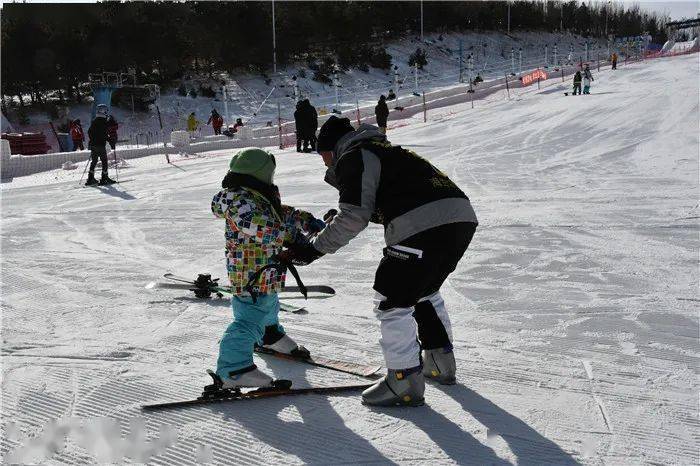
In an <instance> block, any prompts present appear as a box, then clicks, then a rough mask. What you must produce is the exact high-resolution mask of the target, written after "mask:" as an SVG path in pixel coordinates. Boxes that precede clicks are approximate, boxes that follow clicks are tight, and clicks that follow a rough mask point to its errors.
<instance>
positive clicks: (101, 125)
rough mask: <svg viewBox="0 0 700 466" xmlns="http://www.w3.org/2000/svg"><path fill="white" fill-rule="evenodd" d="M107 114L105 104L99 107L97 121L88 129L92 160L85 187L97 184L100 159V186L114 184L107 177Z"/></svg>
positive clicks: (96, 113)
mask: <svg viewBox="0 0 700 466" xmlns="http://www.w3.org/2000/svg"><path fill="white" fill-rule="evenodd" d="M107 113H108V109H107V106H106V105H105V104H100V105H98V106H97V109H96V112H95V119H94V120H92V123H91V124H90V128H88V136H89V137H90V141H89V143H88V145H89V147H90V158H91V159H92V160H91V161H90V170H89V172H88V179H87V182H85V186H91V185H95V184H97V180H96V179H95V167H96V166H97V159H98V158H99V159H100V162H101V163H102V177H101V178H100V184H102V185H105V184H112V183H114V180H113V179H111V178H110V177H109V176H108V175H107V149H106V148H105V144H107Z"/></svg>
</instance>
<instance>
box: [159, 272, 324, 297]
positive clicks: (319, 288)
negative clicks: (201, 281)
mask: <svg viewBox="0 0 700 466" xmlns="http://www.w3.org/2000/svg"><path fill="white" fill-rule="evenodd" d="M202 275H203V274H200V276H202ZM204 276H206V275H204ZM163 277H164V278H167V279H168V280H172V281H175V282H180V283H182V284H183V286H182V287H180V286H168V285H167V284H165V283H163V284H162V285H161V284H156V285H155V286H156V287H158V288H183V289H189V288H188V287H186V286H184V284H185V283H187V284H188V285H197V282H196V281H193V280H189V279H187V278H185V277H180V276H178V275H175V274H172V273H166V274H165V275H163ZM209 277H211V275H209ZM218 281H219V279H218V278H216V279H214V280H212V281H211V284H212V285H214V286H215V287H218ZM306 290H307V291H308V292H309V293H319V294H322V295H327V296H318V297H317V298H330V297H331V296H334V295H335V290H334V289H333V288H332V287H330V286H328V285H308V286H307V287H306ZM300 291H301V290H300V289H299V287H298V286H285V287H284V288H282V293H299V292H300Z"/></svg>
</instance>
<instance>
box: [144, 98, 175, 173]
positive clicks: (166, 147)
mask: <svg viewBox="0 0 700 466" xmlns="http://www.w3.org/2000/svg"><path fill="white" fill-rule="evenodd" d="M156 110H157V111H158V123H159V124H160V135H161V137H162V138H163V150H164V151H165V160H166V162H168V163H170V156H169V155H168V145H167V144H166V142H165V134H163V119H162V118H161V117H160V107H159V106H158V105H156ZM138 145H139V140H138V136H137V137H136V147H138Z"/></svg>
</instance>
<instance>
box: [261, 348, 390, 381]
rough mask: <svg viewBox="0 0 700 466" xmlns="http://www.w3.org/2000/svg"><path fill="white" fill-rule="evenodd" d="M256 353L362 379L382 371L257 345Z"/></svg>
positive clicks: (366, 366)
mask: <svg viewBox="0 0 700 466" xmlns="http://www.w3.org/2000/svg"><path fill="white" fill-rule="evenodd" d="M255 352H256V353H259V354H267V355H270V356H274V357H276V358H280V359H286V360H289V361H298V362H303V363H306V364H311V365H312V366H317V367H323V368H326V369H331V370H334V371H338V372H345V373H346V374H353V375H359V376H360V377H371V376H372V375H374V374H375V373H376V372H377V371H378V370H379V369H381V366H380V365H373V364H358V363H356V362H348V361H338V360H335V359H329V358H324V357H322V356H311V357H308V358H304V357H299V356H293V355H291V354H285V353H279V352H277V351H274V350H271V349H267V348H263V347H260V346H257V345H256V346H255Z"/></svg>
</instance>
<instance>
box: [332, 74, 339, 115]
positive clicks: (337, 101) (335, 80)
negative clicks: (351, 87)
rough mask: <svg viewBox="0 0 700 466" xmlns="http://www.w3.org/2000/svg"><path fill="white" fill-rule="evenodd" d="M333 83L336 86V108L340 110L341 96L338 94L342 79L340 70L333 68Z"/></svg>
mask: <svg viewBox="0 0 700 466" xmlns="http://www.w3.org/2000/svg"><path fill="white" fill-rule="evenodd" d="M333 85H334V86H335V106H336V110H338V112H340V96H339V95H338V87H339V85H340V81H339V80H338V70H337V69H334V70H333Z"/></svg>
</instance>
